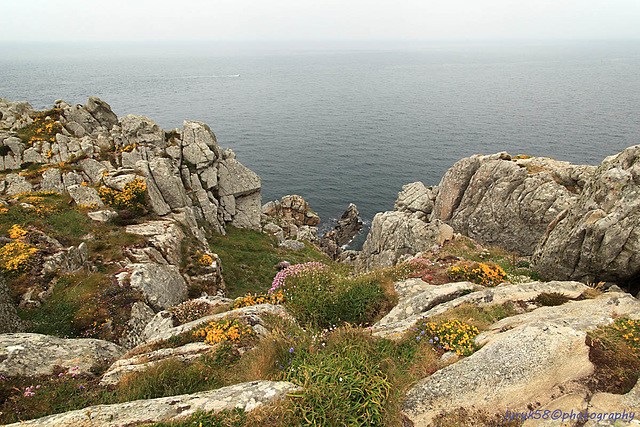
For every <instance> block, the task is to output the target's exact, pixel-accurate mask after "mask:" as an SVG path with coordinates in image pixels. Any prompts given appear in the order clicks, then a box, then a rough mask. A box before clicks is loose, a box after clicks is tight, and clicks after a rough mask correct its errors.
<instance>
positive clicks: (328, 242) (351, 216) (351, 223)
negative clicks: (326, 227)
mask: <svg viewBox="0 0 640 427" xmlns="http://www.w3.org/2000/svg"><path fill="white" fill-rule="evenodd" d="M361 229H362V221H360V213H359V212H358V208H357V206H356V205H354V204H353V203H351V204H349V207H348V208H347V210H346V211H344V213H343V214H342V216H341V217H340V219H339V220H338V223H337V224H336V226H335V227H334V229H333V230H331V231H329V232H328V233H326V234H325V235H324V236H322V237H321V238H320V240H319V241H318V246H319V247H320V248H321V249H322V250H323V251H324V252H325V253H326V254H327V255H329V256H330V257H331V258H333V259H334V260H335V259H338V257H339V256H340V254H341V253H342V246H344V245H346V244H348V243H349V242H350V241H351V240H353V238H354V237H355V236H356V235H357V234H358V233H359V232H360V230H361Z"/></svg>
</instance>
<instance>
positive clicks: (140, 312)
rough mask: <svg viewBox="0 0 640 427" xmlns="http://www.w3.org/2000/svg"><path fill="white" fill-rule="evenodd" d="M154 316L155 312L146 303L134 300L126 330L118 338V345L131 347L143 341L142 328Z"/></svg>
mask: <svg viewBox="0 0 640 427" xmlns="http://www.w3.org/2000/svg"><path fill="white" fill-rule="evenodd" d="M154 316H155V313H154V312H153V310H152V309H151V307H149V306H148V305H147V304H145V303H143V302H140V301H136V302H134V303H133V305H132V306H131V315H130V316H129V321H128V322H127V332H126V333H125V334H124V336H123V337H122V339H121V340H120V345H121V346H123V347H124V348H128V349H131V348H134V347H136V346H138V345H140V344H142V343H144V338H143V332H144V329H145V327H146V326H147V325H148V324H149V322H151V320H152V319H153V317H154Z"/></svg>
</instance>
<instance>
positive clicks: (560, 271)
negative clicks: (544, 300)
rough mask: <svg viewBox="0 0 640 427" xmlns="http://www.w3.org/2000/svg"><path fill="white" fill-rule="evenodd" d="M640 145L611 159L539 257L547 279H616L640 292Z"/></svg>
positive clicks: (557, 224) (552, 231) (556, 225)
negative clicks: (639, 277)
mask: <svg viewBox="0 0 640 427" xmlns="http://www.w3.org/2000/svg"><path fill="white" fill-rule="evenodd" d="M639 182H640V146H638V145H637V146H634V147H629V148H627V149H626V150H624V151H623V152H622V153H620V154H618V155H616V156H611V157H608V158H607V159H605V160H604V161H603V162H602V164H601V165H600V166H599V167H598V168H597V170H596V171H595V173H594V174H593V176H592V178H591V179H590V180H589V181H588V183H587V184H586V186H585V188H584V189H583V190H582V193H581V194H580V196H579V198H578V200H577V202H576V203H575V205H574V206H573V207H571V208H570V209H568V210H566V211H564V212H563V213H562V214H561V215H559V216H558V217H557V218H556V219H555V220H554V221H553V222H552V223H551V224H550V225H549V228H548V230H547V233H546V235H545V236H544V238H543V239H542V240H541V242H540V244H539V245H538V247H537V249H536V253H535V255H534V257H533V260H534V263H535V265H536V268H537V269H538V270H539V271H540V272H541V273H542V274H543V275H544V276H546V277H553V278H559V279H569V278H570V279H573V280H580V281H585V282H598V281H610V282H618V283H620V284H627V287H628V288H629V289H630V291H632V292H633V293H635V292H637V291H638V290H640V285H639V284H638V276H639V275H640V256H639V254H640V210H639V209H638V208H639V207H640V184H638V183H639Z"/></svg>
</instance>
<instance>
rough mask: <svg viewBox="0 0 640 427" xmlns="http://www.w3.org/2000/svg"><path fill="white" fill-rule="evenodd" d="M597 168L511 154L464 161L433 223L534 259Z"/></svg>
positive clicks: (442, 192)
mask: <svg viewBox="0 0 640 427" xmlns="http://www.w3.org/2000/svg"><path fill="white" fill-rule="evenodd" d="M593 169H594V168H593V167H591V166H575V165H572V164H570V163H567V162H558V161H556V160H553V159H548V158H527V159H521V158H515V159H512V158H511V156H509V155H508V154H507V153H499V154H494V155H491V156H480V155H476V156H473V157H468V158H465V159H462V160H460V161H458V162H457V163H456V164H455V165H454V166H453V167H452V168H451V169H449V170H448V171H447V173H446V174H445V175H444V177H443V178H442V181H441V182H440V185H439V187H438V189H439V191H438V196H437V198H436V200H435V203H434V208H433V213H432V214H431V219H432V220H434V219H440V220H442V221H444V222H446V223H447V224H449V225H451V226H452V227H453V229H454V230H455V231H456V232H459V233H462V234H464V235H466V236H468V237H471V238H472V239H475V240H477V241H478V242H480V243H482V244H486V245H495V246H500V247H503V248H505V249H507V250H509V251H512V252H515V253H517V254H519V255H531V254H533V252H534V249H535V247H536V245H537V244H538V242H539V241H540V240H541V239H542V237H543V236H544V233H545V231H546V229H547V226H548V225H549V224H550V223H551V222H552V221H553V220H554V219H555V218H556V217H557V215H558V214H560V213H561V212H562V211H564V210H565V209H567V208H570V207H571V206H572V205H573V204H574V203H575V202H576V200H577V195H576V194H574V193H577V192H580V191H581V188H582V187H583V186H584V184H585V182H586V180H587V179H588V177H589V175H590V174H591V173H592V171H593Z"/></svg>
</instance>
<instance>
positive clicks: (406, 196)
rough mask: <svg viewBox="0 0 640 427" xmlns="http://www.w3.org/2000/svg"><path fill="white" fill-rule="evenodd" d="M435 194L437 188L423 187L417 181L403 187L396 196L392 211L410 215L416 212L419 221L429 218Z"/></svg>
mask: <svg viewBox="0 0 640 427" xmlns="http://www.w3.org/2000/svg"><path fill="white" fill-rule="evenodd" d="M437 194H438V187H425V186H424V184H423V183H422V182H419V181H418V182H413V183H411V184H407V185H404V186H402V192H400V193H399V194H398V198H397V199H396V203H395V205H394V207H393V210H394V211H398V212H407V213H410V214H413V213H416V212H418V213H420V214H421V215H420V218H421V219H426V218H429V215H430V214H431V212H432V211H433V205H434V202H435V200H436V196H437Z"/></svg>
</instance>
